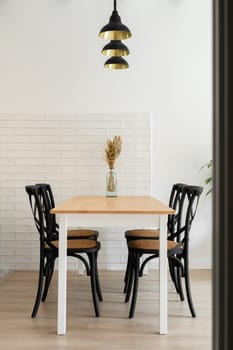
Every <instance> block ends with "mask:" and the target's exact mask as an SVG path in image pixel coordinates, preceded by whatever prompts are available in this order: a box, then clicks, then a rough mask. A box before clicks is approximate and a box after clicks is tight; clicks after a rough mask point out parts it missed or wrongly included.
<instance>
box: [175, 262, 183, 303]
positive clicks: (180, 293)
mask: <svg viewBox="0 0 233 350" xmlns="http://www.w3.org/2000/svg"><path fill="white" fill-rule="evenodd" d="M176 269H177V286H178V289H179V296H180V300H181V301H184V293H183V287H182V281H181V277H182V272H181V267H180V266H177V267H176Z"/></svg>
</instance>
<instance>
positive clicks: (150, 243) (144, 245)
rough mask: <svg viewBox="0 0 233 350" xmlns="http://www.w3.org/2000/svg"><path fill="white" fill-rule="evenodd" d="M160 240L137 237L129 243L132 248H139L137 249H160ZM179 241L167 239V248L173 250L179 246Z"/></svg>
mask: <svg viewBox="0 0 233 350" xmlns="http://www.w3.org/2000/svg"><path fill="white" fill-rule="evenodd" d="M159 244H160V242H159V240H158V239H157V240H155V239H137V240H133V241H130V242H129V243H128V246H129V248H130V249H137V250H145V251H146V250H148V251H158V250H159ZM178 245H179V243H177V242H175V241H167V249H168V250H173V249H175V248H177V247H178Z"/></svg>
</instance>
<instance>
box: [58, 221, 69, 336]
mask: <svg viewBox="0 0 233 350" xmlns="http://www.w3.org/2000/svg"><path fill="white" fill-rule="evenodd" d="M66 250H67V215H60V221H59V259H58V310H57V334H59V335H65V334H66V270H67V254H66Z"/></svg>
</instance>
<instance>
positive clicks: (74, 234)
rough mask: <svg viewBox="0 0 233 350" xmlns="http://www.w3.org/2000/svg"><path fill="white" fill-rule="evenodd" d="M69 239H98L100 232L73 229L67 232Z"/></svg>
mask: <svg viewBox="0 0 233 350" xmlns="http://www.w3.org/2000/svg"><path fill="white" fill-rule="evenodd" d="M67 237H68V238H69V239H70V238H71V239H72V238H97V237H98V232H97V231H95V230H86V229H71V230H68V231H67Z"/></svg>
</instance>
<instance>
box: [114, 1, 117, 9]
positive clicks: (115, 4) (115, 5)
mask: <svg viewBox="0 0 233 350" xmlns="http://www.w3.org/2000/svg"><path fill="white" fill-rule="evenodd" d="M116 7H117V3H116V0H114V11H116V10H117V9H116Z"/></svg>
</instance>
